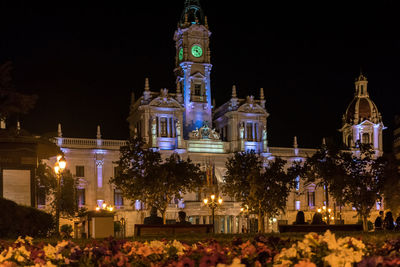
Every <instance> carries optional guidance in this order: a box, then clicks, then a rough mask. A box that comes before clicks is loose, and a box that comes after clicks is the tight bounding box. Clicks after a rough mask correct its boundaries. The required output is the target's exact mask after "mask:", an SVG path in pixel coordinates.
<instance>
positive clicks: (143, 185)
mask: <svg viewBox="0 0 400 267" xmlns="http://www.w3.org/2000/svg"><path fill="white" fill-rule="evenodd" d="M116 163H117V164H118V170H119V171H118V173H117V174H116V175H115V177H114V178H111V180H110V183H112V184H114V185H115V186H116V187H117V188H119V189H120V190H121V191H122V194H123V196H124V197H125V198H127V199H129V200H131V201H132V203H134V202H135V201H136V200H140V201H142V202H144V203H146V204H147V205H149V206H153V207H156V208H157V209H158V210H159V211H160V212H161V214H163V218H164V223H165V212H166V210H167V207H168V204H169V203H170V202H171V200H172V198H173V197H175V198H182V197H183V195H184V194H185V193H186V192H189V191H194V190H196V188H198V187H200V186H201V185H202V183H203V180H204V179H203V176H204V175H203V172H202V171H201V170H200V167H199V166H198V165H195V164H193V163H192V161H191V160H190V159H187V160H184V159H182V158H181V157H180V156H179V155H178V154H172V155H171V156H170V157H168V158H166V159H165V161H163V160H162V158H161V154H160V152H158V151H155V150H153V149H146V148H145V143H144V142H143V140H141V139H139V138H131V139H129V140H128V143H127V145H126V146H123V147H121V149H120V159H119V160H118V161H116Z"/></svg>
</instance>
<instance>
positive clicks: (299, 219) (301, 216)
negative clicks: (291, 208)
mask: <svg viewBox="0 0 400 267" xmlns="http://www.w3.org/2000/svg"><path fill="white" fill-rule="evenodd" d="M293 224H307V223H306V220H305V219H304V212H303V211H301V210H300V211H298V212H297V215H296V221H295V222H294V223H293Z"/></svg>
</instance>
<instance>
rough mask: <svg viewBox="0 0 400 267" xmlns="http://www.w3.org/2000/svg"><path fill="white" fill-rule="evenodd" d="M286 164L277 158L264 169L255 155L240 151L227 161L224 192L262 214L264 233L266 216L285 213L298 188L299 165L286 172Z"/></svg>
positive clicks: (260, 219)
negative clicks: (289, 197) (291, 195)
mask: <svg viewBox="0 0 400 267" xmlns="http://www.w3.org/2000/svg"><path fill="white" fill-rule="evenodd" d="M286 163H287V162H286V161H285V160H283V159H281V158H279V157H276V158H275V160H273V161H269V162H268V163H267V164H266V166H264V164H263V161H262V159H261V158H260V157H259V156H258V155H257V154H256V153H255V152H254V151H249V152H237V153H235V154H234V155H233V156H232V157H230V158H229V159H228V161H227V162H226V168H227V172H226V175H225V177H224V182H225V183H224V185H223V189H222V190H223V192H224V193H225V194H227V195H229V196H230V197H233V198H234V199H235V200H237V201H240V202H242V206H247V207H249V210H250V211H251V212H253V213H255V214H258V219H259V231H261V232H263V231H264V217H265V216H268V217H272V216H275V215H277V214H278V213H279V212H280V211H281V212H284V211H285V208H286V202H287V199H288V196H289V194H290V192H291V190H292V189H293V188H295V186H296V177H297V175H298V174H299V171H300V168H299V165H298V164H295V165H293V166H291V167H290V168H289V169H288V170H285V166H286Z"/></svg>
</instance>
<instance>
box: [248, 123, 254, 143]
mask: <svg viewBox="0 0 400 267" xmlns="http://www.w3.org/2000/svg"><path fill="white" fill-rule="evenodd" d="M246 136H247V141H253V123H251V122H248V123H247V124H246Z"/></svg>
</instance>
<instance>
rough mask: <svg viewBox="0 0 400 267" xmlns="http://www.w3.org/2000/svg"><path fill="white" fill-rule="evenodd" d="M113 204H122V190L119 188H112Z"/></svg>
mask: <svg viewBox="0 0 400 267" xmlns="http://www.w3.org/2000/svg"><path fill="white" fill-rule="evenodd" d="M114 205H115V206H123V205H124V198H123V197H122V192H121V190H119V189H114Z"/></svg>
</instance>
